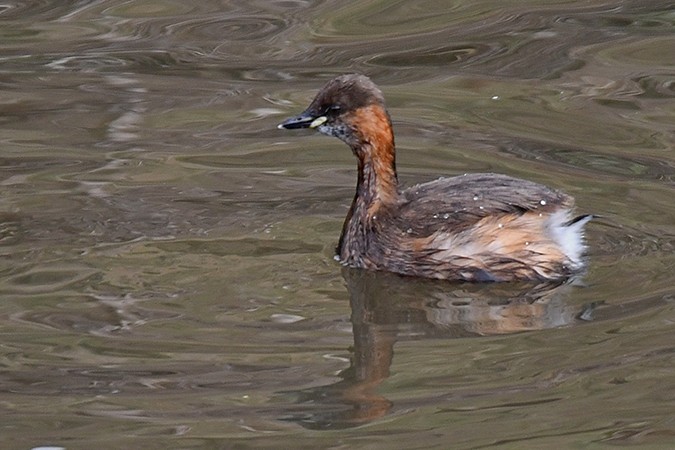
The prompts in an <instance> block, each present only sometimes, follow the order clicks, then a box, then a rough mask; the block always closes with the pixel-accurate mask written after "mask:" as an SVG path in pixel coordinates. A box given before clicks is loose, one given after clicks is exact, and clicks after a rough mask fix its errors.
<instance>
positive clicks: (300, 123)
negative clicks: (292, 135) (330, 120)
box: [277, 111, 326, 130]
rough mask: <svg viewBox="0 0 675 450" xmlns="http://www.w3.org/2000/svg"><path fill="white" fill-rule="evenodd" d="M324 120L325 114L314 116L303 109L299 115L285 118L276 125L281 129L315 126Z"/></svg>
mask: <svg viewBox="0 0 675 450" xmlns="http://www.w3.org/2000/svg"><path fill="white" fill-rule="evenodd" d="M325 121H326V117H325V116H318V117H317V116H315V115H314V114H310V113H309V112H307V111H305V112H303V113H301V114H300V115H299V116H295V117H291V118H290V119H286V120H284V121H283V122H281V123H280V124H279V125H277V128H279V129H281V130H283V129H286V130H294V129H296V128H316V127H318V126H319V125H321V124H323V123H324V122H325Z"/></svg>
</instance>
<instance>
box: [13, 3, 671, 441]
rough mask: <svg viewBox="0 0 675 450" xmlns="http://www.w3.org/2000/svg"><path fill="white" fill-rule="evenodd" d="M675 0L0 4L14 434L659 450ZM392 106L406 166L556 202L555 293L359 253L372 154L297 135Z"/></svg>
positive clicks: (408, 180) (666, 404) (667, 436)
mask: <svg viewBox="0 0 675 450" xmlns="http://www.w3.org/2000/svg"><path fill="white" fill-rule="evenodd" d="M674 28H675V12H674V9H673V4H672V2H667V1H650V2H641V1H618V0H607V1H601V2H591V1H557V2H544V1H541V0H539V1H525V2H523V1H519V2H504V1H501V2H497V1H494V0H490V1H488V0H486V1H474V2H462V1H422V2H412V1H395V2H391V1H361V2H337V1H317V2H310V1H279V2H271V1H236V2H216V1H205V2H193V3H186V2H179V1H145V0H138V1H131V2H129V1H120V0H109V1H92V2H81V1H61V2H48V1H38V2H23V3H22V2H6V3H5V4H3V5H1V6H0V192H1V193H2V195H0V252H1V253H0V254H1V259H0V298H1V299H2V300H1V301H0V333H1V337H0V415H1V417H2V420H1V421H0V448H8V449H14V448H17V449H28V448H33V447H38V446H46V445H53V446H60V447H64V448H67V449H91V448H111V449H112V448H148V449H151V448H162V449H164V448H181V449H183V448H411V449H412V448H420V449H421V448H425V449H426V448H509V449H511V448H512V449H527V448H531V449H544V448H551V449H557V448H612V447H615V446H624V447H625V446H629V447H630V446H634V447H639V448H669V447H671V446H673V445H674V444H673V443H674V442H675V412H674V411H675V397H674V395H673V392H675V364H674V363H675V361H674V359H675V358H674V355H675V344H673V333H674V331H675V303H674V302H675V201H674V199H675V148H674V144H673V142H674V139H673V138H674V137H675V126H674V125H673V124H675V102H674V101H673V100H674V97H675V53H674V52H673V48H675V34H673V30H674ZM352 71H359V72H363V73H366V74H368V75H369V76H371V77H372V78H373V79H374V80H375V81H376V82H377V83H378V84H379V85H380V86H381V87H382V89H383V91H384V93H385V96H386V97H387V101H388V105H389V109H390V113H391V115H392V117H393V121H394V126H395V131H396V141H397V146H398V167H399V176H400V178H401V180H402V181H403V182H404V183H405V184H407V185H411V184H414V183H417V182H422V181H426V180H430V179H434V178H436V177H438V176H441V175H455V174H460V173H465V172H477V171H495V172H501V173H507V174H510V175H515V176H519V177H524V178H528V179H532V180H535V181H539V182H543V183H546V184H548V185H550V186H553V187H557V188H561V189H564V190H565V191H567V192H569V193H570V194H572V195H574V196H575V197H576V199H577V205H578V209H579V211H580V212H584V213H586V212H592V213H595V214H598V215H599V216H601V218H599V219H598V220H596V221H595V222H594V223H592V224H591V225H590V226H589V228H588V243H589V246H590V265H589V269H588V272H587V273H586V274H585V275H584V276H583V277H582V278H580V279H578V280H574V281H573V282H571V283H566V284H562V285H527V284H525V285H523V284H518V285H487V286H485V285H465V284H448V283H438V282H426V281H419V280H410V279H401V278H398V277H395V276H391V275H387V274H369V273H361V272H358V271H349V270H345V269H343V268H341V267H340V266H339V265H338V264H337V263H336V262H335V261H333V259H332V252H333V248H334V246H335V244H336V241H337V237H338V235H339V231H340V227H341V224H342V220H343V217H344V215H345V214H346V210H347V207H348V204H349V202H350V200H351V198H352V196H353V184H354V181H355V164H354V160H353V157H352V155H351V154H350V152H349V150H348V149H347V148H345V147H344V145H343V144H342V143H340V142H339V141H337V140H331V139H328V138H325V137H322V136H317V135H312V134H307V133H305V134H303V133H289V132H283V131H280V130H277V129H276V124H277V123H278V122H279V121H280V120H281V119H282V118H284V117H286V116H288V115H292V114H294V113H297V112H298V111H300V110H301V109H303V108H304V106H305V105H306V104H307V102H308V101H309V100H310V99H311V98H312V96H313V94H314V93H315V92H316V90H317V89H318V88H320V87H321V86H322V84H323V83H324V82H325V81H326V80H327V79H329V78H330V77H332V76H334V75H336V74H340V73H345V72H352Z"/></svg>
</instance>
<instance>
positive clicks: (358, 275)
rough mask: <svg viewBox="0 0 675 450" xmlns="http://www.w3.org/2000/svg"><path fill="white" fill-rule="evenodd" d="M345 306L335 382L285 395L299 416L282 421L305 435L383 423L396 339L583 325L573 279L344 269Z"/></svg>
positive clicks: (585, 314)
mask: <svg viewBox="0 0 675 450" xmlns="http://www.w3.org/2000/svg"><path fill="white" fill-rule="evenodd" d="M343 276H344V278H345V281H346V284H347V289H348V290H349V296H350V303H351V310H352V315H351V322H352V326H353V334H354V347H353V354H352V358H351V364H350V366H349V367H348V368H347V369H345V370H343V371H341V372H340V373H339V377H340V381H338V382H337V383H334V384H331V385H327V386H320V387H314V388H309V389H303V390H298V391H286V392H284V393H283V394H284V395H285V396H291V397H294V398H295V402H296V403H297V404H299V405H306V406H307V407H308V408H309V409H311V411H307V409H305V410H302V409H299V410H298V411H300V412H298V413H294V414H290V415H288V416H286V417H283V418H282V419H283V420H288V421H293V422H297V423H299V424H301V425H302V426H303V427H306V428H310V429H340V428H350V427H355V426H359V425H363V424H366V423H369V422H371V421H373V420H376V419H378V418H380V417H383V416H385V415H386V414H387V413H388V412H389V411H390V410H391V408H392V406H393V403H392V402H391V401H389V400H388V399H387V398H385V397H384V396H382V395H379V394H378V393H377V388H378V386H379V385H380V384H381V383H382V382H383V381H385V380H386V379H387V378H388V377H389V370H390V367H391V364H392V359H393V356H394V344H395V343H396V342H397V341H401V340H411V339H414V340H419V339H425V338H436V339H437V338H459V337H470V336H486V335H497V334H506V333H517V332H522V331H530V330H541V329H546V328H553V327H559V326H563V325H569V324H571V323H573V322H575V321H577V320H579V319H580V318H582V319H583V318H588V316H589V314H590V313H591V311H590V310H586V311H583V310H581V309H582V308H579V307H577V308H576V309H575V308H574V307H573V306H572V305H569V304H567V302H566V298H567V294H568V291H569V290H570V289H571V288H572V287H573V285H574V280H567V281H561V282H555V283H551V282H548V283H539V284H536V283H521V284H502V283H496V284H471V283H459V284H458V283H448V282H443V281H432V280H421V279H413V278H406V277H400V276H397V275H394V274H389V273H385V272H372V271H363V270H359V269H349V268H345V269H343Z"/></svg>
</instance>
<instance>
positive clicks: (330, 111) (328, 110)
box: [324, 105, 340, 114]
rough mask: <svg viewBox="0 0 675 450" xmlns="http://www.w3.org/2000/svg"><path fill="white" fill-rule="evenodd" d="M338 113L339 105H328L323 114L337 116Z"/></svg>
mask: <svg viewBox="0 0 675 450" xmlns="http://www.w3.org/2000/svg"><path fill="white" fill-rule="evenodd" d="M339 111H340V105H329V106H328V107H327V108H326V112H324V114H337V113H338V112H339Z"/></svg>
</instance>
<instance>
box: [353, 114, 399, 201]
mask: <svg viewBox="0 0 675 450" xmlns="http://www.w3.org/2000/svg"><path fill="white" fill-rule="evenodd" d="M354 119H355V120H356V123H357V124H358V127H357V130H358V131H357V135H358V141H357V143H356V144H355V145H353V146H352V152H353V153H354V155H355V156H356V157H357V159H358V179H357V185H356V199H355V200H360V201H362V202H363V203H364V204H366V205H368V206H369V207H372V206H375V205H376V204H391V203H395V202H396V200H397V199H398V176H397V174H396V148H395V145H394V133H393V130H392V126H391V120H390V119H389V114H388V113H387V111H386V110H385V109H384V108H383V107H381V106H378V105H371V106H367V107H364V108H361V109H360V110H359V111H358V112H357V113H356V114H355V118H354Z"/></svg>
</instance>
